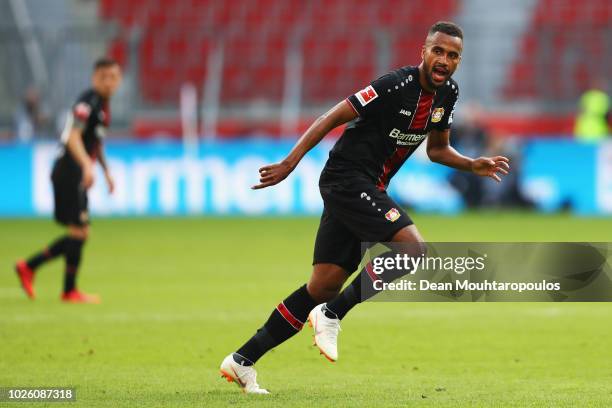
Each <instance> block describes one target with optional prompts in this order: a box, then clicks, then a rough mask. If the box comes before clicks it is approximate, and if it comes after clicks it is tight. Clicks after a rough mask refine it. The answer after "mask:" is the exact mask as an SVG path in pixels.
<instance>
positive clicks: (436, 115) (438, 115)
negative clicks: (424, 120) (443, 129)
mask: <svg viewBox="0 0 612 408" xmlns="http://www.w3.org/2000/svg"><path fill="white" fill-rule="evenodd" d="M442 116H444V108H436V109H434V111H433V112H432V114H431V122H432V123H438V122H439V121H441V120H442Z"/></svg>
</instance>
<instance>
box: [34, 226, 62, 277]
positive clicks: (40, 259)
mask: <svg viewBox="0 0 612 408" xmlns="http://www.w3.org/2000/svg"><path fill="white" fill-rule="evenodd" d="M69 239H70V237H68V235H64V236H63V237H60V238H58V239H56V240H55V241H53V243H52V244H51V245H49V246H48V247H47V248H45V249H43V250H42V251H40V252H39V253H37V254H35V255H33V256H32V257H30V259H28V260H27V261H26V263H27V264H28V268H30V269H31V270H33V271H34V270H35V269H36V268H38V267H39V266H40V265H42V264H44V263H45V262H47V261H50V260H51V259H53V258H55V257H56V256H58V255H61V254H63V253H64V251H65V248H66V243H67V242H68V240H69Z"/></svg>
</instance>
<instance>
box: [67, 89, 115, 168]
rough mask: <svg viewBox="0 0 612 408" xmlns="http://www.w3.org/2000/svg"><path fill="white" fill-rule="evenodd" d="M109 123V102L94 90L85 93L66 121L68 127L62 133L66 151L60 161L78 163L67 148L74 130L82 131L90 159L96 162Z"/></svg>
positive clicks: (84, 144)
mask: <svg viewBox="0 0 612 408" xmlns="http://www.w3.org/2000/svg"><path fill="white" fill-rule="evenodd" d="M109 123H110V110H109V107H108V102H107V101H106V100H104V99H103V98H102V97H101V96H100V94H98V93H97V92H96V91H95V90H93V89H89V90H87V91H85V92H83V93H82V94H81V96H80V97H79V98H78V99H77V101H76V102H75V104H74V105H73V107H72V109H71V111H70V113H69V114H68V118H67V119H66V127H65V128H64V131H63V132H62V138H61V141H62V144H63V145H64V149H63V152H62V154H61V157H60V161H70V162H73V164H75V163H76V162H75V160H74V158H73V157H72V156H71V155H70V153H69V152H68V149H67V148H66V143H67V142H68V137H69V136H70V131H71V130H72V129H73V128H77V129H81V138H82V140H83V146H84V147H85V151H86V152H87V154H88V155H89V157H91V158H92V159H94V160H95V159H96V151H97V147H98V145H99V144H100V143H102V141H103V140H104V138H105V137H106V131H107V129H108V125H109Z"/></svg>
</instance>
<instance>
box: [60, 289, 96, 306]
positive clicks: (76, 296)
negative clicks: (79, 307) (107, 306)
mask: <svg viewBox="0 0 612 408" xmlns="http://www.w3.org/2000/svg"><path fill="white" fill-rule="evenodd" d="M62 302H66V303H96V304H97V303H100V296H98V295H89V294H87V293H83V292H79V291H78V290H76V289H75V290H71V291H70V292H67V293H64V294H62Z"/></svg>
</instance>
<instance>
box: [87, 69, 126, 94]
mask: <svg viewBox="0 0 612 408" xmlns="http://www.w3.org/2000/svg"><path fill="white" fill-rule="evenodd" d="M92 82H93V87H94V89H95V90H96V91H97V92H98V93H99V94H100V95H102V97H104V98H107V99H108V98H110V97H111V96H113V94H114V93H115V91H116V90H117V88H119V85H120V84H121V68H119V65H111V66H109V67H103V68H98V69H96V70H95V71H94V73H93V77H92Z"/></svg>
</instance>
